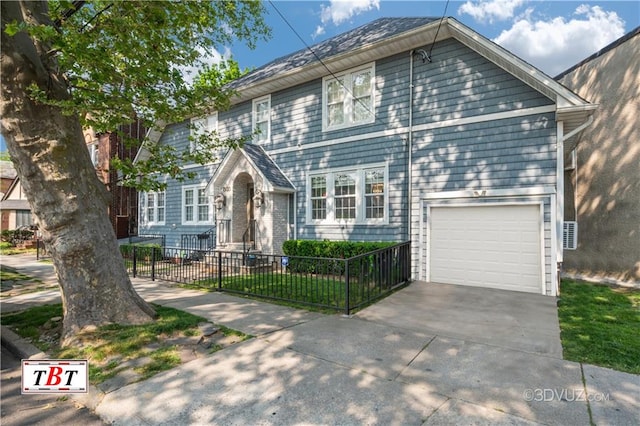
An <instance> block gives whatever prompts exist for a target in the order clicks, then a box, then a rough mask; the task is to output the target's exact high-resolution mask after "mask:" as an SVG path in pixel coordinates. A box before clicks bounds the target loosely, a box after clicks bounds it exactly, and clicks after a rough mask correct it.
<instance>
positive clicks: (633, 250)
mask: <svg viewBox="0 0 640 426" xmlns="http://www.w3.org/2000/svg"><path fill="white" fill-rule="evenodd" d="M556 80H558V81H559V82H560V83H562V84H564V85H565V86H566V87H568V88H569V89H571V90H573V91H575V92H576V93H577V94H579V95H580V96H582V97H583V98H585V99H588V100H589V101H590V102H593V103H595V104H598V105H599V106H598V112H597V113H596V114H594V115H593V118H594V122H593V125H591V126H590V127H589V128H588V129H586V130H585V132H584V133H583V135H582V136H581V137H580V141H579V144H578V146H577V148H576V150H575V151H574V152H572V154H571V156H569V157H567V158H566V159H565V170H566V172H565V180H566V184H565V200H566V201H565V212H564V213H565V220H567V221H568V222H567V225H569V226H571V227H575V228H574V229H573V231H574V232H573V234H571V236H572V237H574V238H573V239H572V241H568V242H567V244H571V243H573V244H572V245H573V248H574V249H573V250H567V251H565V256H564V270H565V271H566V272H568V273H570V274H572V275H581V276H585V277H589V278H614V279H616V280H623V281H627V280H632V281H633V280H635V281H638V280H640V124H639V123H640V121H638V117H640V27H638V28H636V29H635V30H633V31H631V32H630V33H628V34H627V35H625V36H623V37H622V38H620V39H619V40H617V41H615V42H613V43H612V44H610V45H609V46H607V47H605V48H604V49H602V50H601V51H599V52H597V53H595V54H594V55H592V56H590V57H588V58H587V59H585V60H584V61H582V62H580V63H579V64H577V65H575V66H574V67H572V68H570V69H568V70H567V71H565V72H563V73H562V74H560V75H559V76H557V77H556ZM574 223H575V224H577V226H575V225H574ZM576 243H577V244H576Z"/></svg>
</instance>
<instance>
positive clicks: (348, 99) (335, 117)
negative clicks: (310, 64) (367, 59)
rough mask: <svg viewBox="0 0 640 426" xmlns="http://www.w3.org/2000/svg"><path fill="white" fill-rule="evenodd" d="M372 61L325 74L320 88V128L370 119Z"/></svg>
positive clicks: (372, 98) (372, 91) (372, 104)
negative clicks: (362, 65)
mask: <svg viewBox="0 0 640 426" xmlns="http://www.w3.org/2000/svg"><path fill="white" fill-rule="evenodd" d="M374 81H375V71H374V66H373V64H369V65H366V66H364V67H361V68H357V69H355V70H350V71H347V72H344V73H341V74H334V75H331V76H329V77H325V79H324V80H323V88H322V103H323V105H322V117H323V119H322V124H323V130H333V129H340V128H344V127H350V126H357V125H359V124H366V123H372V122H373V121H374V117H375V114H374V87H375V84H374Z"/></svg>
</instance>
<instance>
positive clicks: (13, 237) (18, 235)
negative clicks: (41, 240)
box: [0, 228, 34, 244]
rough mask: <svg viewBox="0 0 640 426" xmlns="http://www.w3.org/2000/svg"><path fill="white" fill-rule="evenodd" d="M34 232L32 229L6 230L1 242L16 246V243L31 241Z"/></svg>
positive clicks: (3, 232) (1, 236) (0, 236)
mask: <svg viewBox="0 0 640 426" xmlns="http://www.w3.org/2000/svg"><path fill="white" fill-rule="evenodd" d="M33 234H34V232H33V231H32V230H31V229H26V228H18V229H5V230H3V231H2V234H1V235H0V240H2V241H5V242H9V243H12V244H15V242H16V241H24V240H30V239H31V238H33Z"/></svg>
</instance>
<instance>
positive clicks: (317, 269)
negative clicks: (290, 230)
mask: <svg viewBox="0 0 640 426" xmlns="http://www.w3.org/2000/svg"><path fill="white" fill-rule="evenodd" d="M396 244H397V243H394V242H387V241H384V242H383V241H377V242H358V241H327V240H325V241H316V240H288V241H285V242H284V244H283V245H282V251H283V252H284V253H285V254H286V255H287V256H292V257H293V258H292V259H289V270H290V271H291V272H308V273H315V274H342V273H344V262H341V261H336V260H331V259H348V258H350V257H354V256H358V255H361V254H365V253H369V252H372V251H375V250H380V249H383V248H386V247H391V246H393V245H396ZM300 257H313V258H326V259H327V260H326V261H323V260H320V259H301V258H300Z"/></svg>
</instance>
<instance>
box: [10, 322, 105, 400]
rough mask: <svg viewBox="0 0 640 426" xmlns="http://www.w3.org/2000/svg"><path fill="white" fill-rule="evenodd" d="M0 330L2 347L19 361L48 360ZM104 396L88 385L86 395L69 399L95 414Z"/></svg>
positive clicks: (94, 387)
mask: <svg viewBox="0 0 640 426" xmlns="http://www.w3.org/2000/svg"><path fill="white" fill-rule="evenodd" d="M1 330H2V334H1V335H0V340H1V341H2V346H4V347H5V348H7V349H8V350H9V352H11V353H12V354H13V355H15V356H16V357H18V358H20V359H21V360H22V359H49V358H50V357H49V356H48V355H47V354H46V353H44V352H42V351H41V350H40V349H38V348H36V347H35V346H34V345H33V344H31V343H30V342H29V341H28V340H26V339H24V338H22V337H20V336H18V335H17V334H16V333H14V332H13V331H11V329H9V328H8V327H5V326H4V325H3V326H1ZM105 395H106V394H105V393H104V392H102V391H101V390H100V389H98V388H97V387H96V386H94V385H92V384H89V389H88V391H87V393H73V394H69V397H70V398H71V399H73V400H74V401H76V402H77V403H79V404H81V405H83V406H85V407H87V408H88V409H90V410H92V411H94V412H95V411H96V409H97V408H98V405H100V403H101V402H102V399H103V398H104V397H105Z"/></svg>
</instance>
